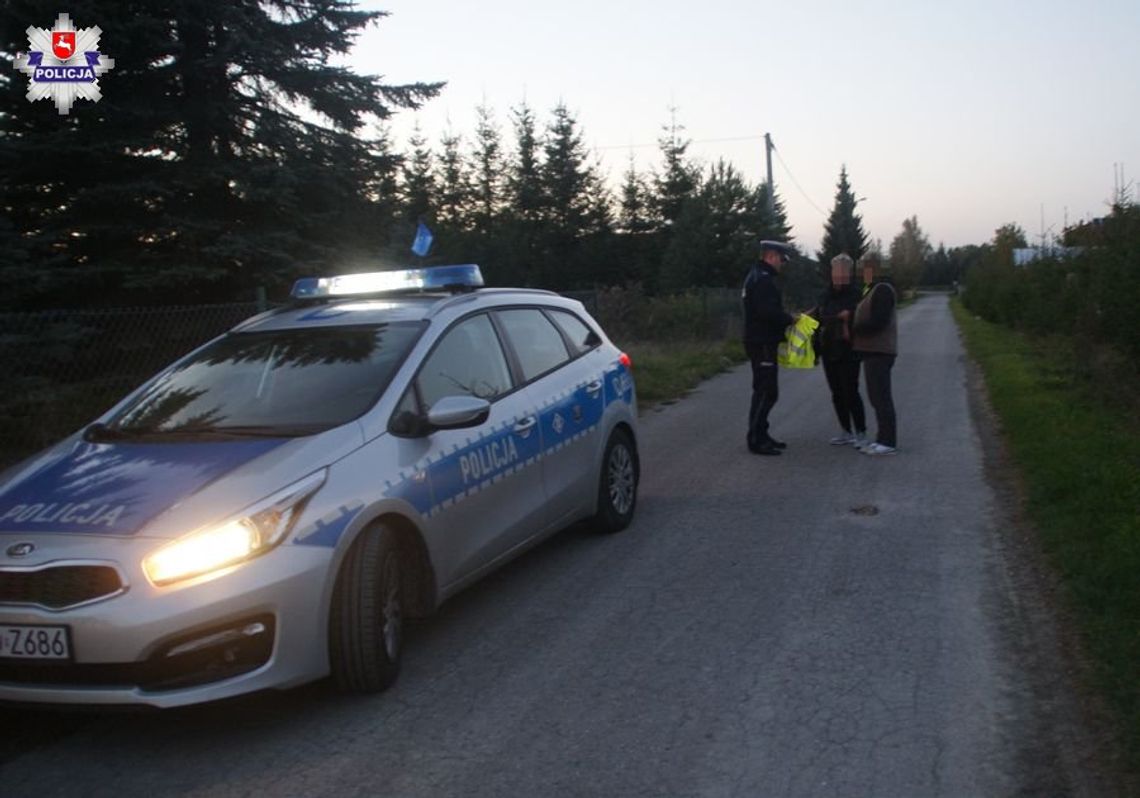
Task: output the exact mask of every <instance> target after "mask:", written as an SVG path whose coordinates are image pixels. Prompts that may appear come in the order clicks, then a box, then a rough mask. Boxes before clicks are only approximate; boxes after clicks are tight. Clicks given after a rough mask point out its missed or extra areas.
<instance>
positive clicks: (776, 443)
mask: <svg viewBox="0 0 1140 798" xmlns="http://www.w3.org/2000/svg"><path fill="white" fill-rule="evenodd" d="M768 445H769V446H775V447H776V448H777V449H787V448H788V444H786V443H784V442H783V441H778V440H776V439H775V438H769V439H768Z"/></svg>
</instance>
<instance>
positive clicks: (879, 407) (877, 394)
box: [863, 352, 898, 446]
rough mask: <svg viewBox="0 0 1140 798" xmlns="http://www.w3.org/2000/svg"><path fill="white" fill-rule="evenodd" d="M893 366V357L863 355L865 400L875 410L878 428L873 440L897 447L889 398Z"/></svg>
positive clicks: (892, 406) (890, 399) (892, 408)
mask: <svg viewBox="0 0 1140 798" xmlns="http://www.w3.org/2000/svg"><path fill="white" fill-rule="evenodd" d="M894 365H895V356H894V355H879V354H874V353H870V352H864V353H863V379H864V380H866V383H867V398H868V399H869V400H871V407H873V408H875V421H876V423H877V424H878V426H879V434H878V435H877V436H876V438H875V440H876V442H878V443H881V444H883V445H884V446H897V445H898V444H897V443H896V441H895V401H894V399H892V398H891V369H892V368H893V367H894Z"/></svg>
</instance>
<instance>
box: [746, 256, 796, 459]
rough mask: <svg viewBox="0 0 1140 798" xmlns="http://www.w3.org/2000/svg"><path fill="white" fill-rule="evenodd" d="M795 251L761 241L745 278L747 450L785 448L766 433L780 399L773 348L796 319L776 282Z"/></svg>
mask: <svg viewBox="0 0 1140 798" xmlns="http://www.w3.org/2000/svg"><path fill="white" fill-rule="evenodd" d="M793 252H794V250H793V249H792V248H791V247H790V246H789V245H788V244H786V243H784V242H782V241H761V242H760V262H759V263H757V264H756V265H754V266H753V267H752V269H751V270H750V271H749V272H748V276H747V277H746V278H745V280H744V290H743V291H742V292H741V298H742V299H743V300H744V351H745V352H746V353H747V354H748V359H749V360H750V361H751V362H752V403H751V405H750V406H749V409H748V438H747V441H748V451H750V452H752V453H753V454H765V455H778V454H780V451H781V450H782V449H784V448H786V446H787V445H786V444H785V443H783V442H782V441H778V440H776V439H774V438H773V437H772V436H771V435H769V434H768V414H769V413H771V412H772V407H773V406H774V405H775V404H776V400H777V399H779V398H780V384H779V372H778V370H777V366H776V347H777V345H778V344H779V343H780V341H782V340H784V335H785V330H786V329H787V327H788V326H789V325H791V324H794V323H795V319H794V318H793V317H792V316H791V315H790V314H789V313H787V312H786V311H785V310H784V300H783V295H782V294H781V293H780V288H779V286H778V285H776V277H777V276H779V273H780V269H781V268H783V265H784V264H785V263H787V262H788V259H789V258H790V257H791V255H792V254H793Z"/></svg>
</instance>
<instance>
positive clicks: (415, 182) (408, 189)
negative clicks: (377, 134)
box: [400, 122, 437, 227]
mask: <svg viewBox="0 0 1140 798" xmlns="http://www.w3.org/2000/svg"><path fill="white" fill-rule="evenodd" d="M408 145H409V146H410V147H411V150H410V152H409V153H408V154H407V155H406V156H405V157H404V163H403V168H402V170H401V177H402V180H401V185H400V188H401V199H402V200H403V206H404V214H405V217H406V219H407V221H408V222H410V223H411V224H412V225H415V224H416V223H418V222H420V221H422V222H424V223H425V224H427V225H428V226H429V227H430V226H431V225H432V224H434V223H435V217H434V216H433V214H432V208H433V205H434V202H435V195H436V191H437V188H436V182H435V167H434V163H433V158H432V152H431V149H429V148H428V143H427V139H426V138H424V135H423V132H422V131H421V130H420V126H419V123H418V122H417V123H416V126H415V128H413V130H412V135H411V137H410V138H409V139H408Z"/></svg>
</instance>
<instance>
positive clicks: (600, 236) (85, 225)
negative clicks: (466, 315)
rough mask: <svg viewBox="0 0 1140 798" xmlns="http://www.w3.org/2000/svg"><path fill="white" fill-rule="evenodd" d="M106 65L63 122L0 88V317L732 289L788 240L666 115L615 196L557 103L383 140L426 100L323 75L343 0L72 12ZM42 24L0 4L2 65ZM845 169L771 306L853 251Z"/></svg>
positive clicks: (803, 296)
mask: <svg viewBox="0 0 1140 798" xmlns="http://www.w3.org/2000/svg"><path fill="white" fill-rule="evenodd" d="M69 10H70V14H71V18H72V20H73V21H74V22H75V23H76V24H77V26H79V27H86V26H92V25H96V24H100V25H101V27H103V29H104V30H103V34H102V39H101V42H100V49H101V51H103V52H104V53H106V54H107V55H108V56H110V57H113V58H114V59H115V68H114V70H113V71H112V72H110V73H108V74H107V75H106V76H105V77H104V81H105V88H104V92H103V99H102V100H101V101H100V102H98V103H95V104H92V103H88V102H79V103H77V104H76V106H75V107H74V108H73V110H72V112H71V114H70V115H68V116H60V115H59V114H58V113H57V112H56V110H55V108H54V107H52V106H51V105H50V103H47V102H39V103H34V104H33V103H29V102H28V101H27V99H26V97H25V92H26V90H27V83H26V79H25V78H24V76H23V75H21V74H19V73H16V72H14V71H11V70H8V71H4V72H2V73H0V174H3V176H4V179H3V181H2V182H0V208H2V210H3V214H2V215H0V308H3V309H8V310H14V309H15V310H24V309H35V308H40V307H59V306H72V307H82V306H92V305H100V304H104V305H121V304H170V303H191V302H211V301H226V300H232V299H234V298H239V297H240V298H242V299H246V298H249V297H251V296H253V292H254V289H255V288H258V287H263V288H266V289H268V291H269V292H270V295H271V296H278V297H279V296H282V295H283V294H284V292H285V291H286V290H287V288H288V286H289V284H290V283H291V281H292V280H293V279H295V278H296V277H298V276H301V275H310V274H320V273H329V272H336V271H352V270H361V269H365V268H376V267H377V266H395V265H406V264H408V263H409V262H411V261H414V260H416V259H415V258H414V256H413V255H412V254H411V253H410V251H409V247H410V244H411V242H412V240H413V237H414V234H415V230H416V228H417V225H418V224H419V223H421V222H422V223H424V224H426V225H427V226H428V227H429V228H430V229H431V230H432V232H433V233H434V237H435V244H434V247H433V249H432V250H431V252H430V254H429V256H428V258H426V259H424V260H423V261H422V262H423V263H428V264H430V263H439V262H478V263H480V264H481V265H482V266H483V267H484V270H485V273H486V275H487V278H488V280H489V282H492V283H493V284H500V285H505V284H515V285H523V286H540V287H544V288H551V289H555V290H568V289H581V288H593V287H596V286H603V285H633V286H638V287H639V288H640V289H642V290H644V291H645V292H647V293H650V294H657V293H665V294H667V293H676V292H680V291H685V290H688V289H690V288H694V287H701V286H730V285H737V284H738V283H739V282H740V280H741V279H742V272H743V270H744V269H745V268H746V267H747V265H748V264H750V263H752V262H755V260H756V256H757V253H756V242H757V241H758V240H760V239H763V238H778V239H782V240H789V241H791V242H792V243H793V244H795V243H796V242H795V237H794V236H793V233H792V230H791V227H790V225H789V224H788V219H787V214H786V211H785V207H784V204H783V201H782V200H781V198H780V197H779V196H778V194H772V189H771V187H770V186H768V185H767V184H765V183H760V184H758V185H754V184H752V183H750V182H749V181H748V180H746V179H745V177H744V176H743V174H742V173H741V171H740V170H739V169H738V168H737V167H736V166H734V165H733V164H732V163H730V162H728V161H725V160H723V159H721V160H717V161H716V162H714V163H711V164H702V163H701V162H699V161H698V160H697V159H695V158H693V157H692V155H691V154H690V152H689V147H690V144H691V142H690V140H689V139H688V138H686V136H685V133H684V126H683V125H682V124H681V123H680V122H678V121H677V115H676V111H675V110H673V111H672V113H671V115H670V117H669V119H668V120H667V121H666V123H665V124H664V125H663V126H662V132H661V135H660V137H659V140H658V146H659V151H658V158H657V162H658V163H657V165H656V166H655V167H654V168H651V169H648V170H639V169H638V168H636V165H635V163H634V161H633V158H632V156H631V158H630V162H629V165H628V167H627V168H626V169H625V171H624V173H623V174H622V176H621V179H620V182H619V184H618V185H616V187H615V188H614V189H611V188H610V187H609V185H608V181H607V175H606V174H605V172H604V170H603V168H602V166H601V164H600V162H599V160H598V158H597V157H596V155H594V154H592V153H591V150H590V148H589V146H588V144H587V143H586V137H585V132H584V130H583V128H582V125H581V124H580V122H579V121H578V119H577V118H576V117H575V115H574V113H573V112H572V111H571V110H570V108H569V107H568V106H567V105H566V104H564V103H560V104H558V105H557V106H555V107H554V108H553V109H550V110H549V112H547V113H546V114H545V116H542V117H540V114H539V112H537V111H536V110H535V109H534V108H532V107H530V106H528V105H527V104H526V103H525V102H524V103H520V104H518V105H516V106H515V107H513V108H510V109H509V110H508V112H507V113H506V114H505V115H503V116H502V117H500V116H499V115H497V114H496V112H495V110H494V109H492V108H490V107H488V106H481V107H479V108H477V109H476V122H475V126H474V130H472V131H470V132H461V131H456V130H453V129H449V130H447V131H445V132H444V133H443V135H442V136H441V137H440V138H439V140H438V141H429V140H428V139H427V137H426V136H425V135H423V133H422V132H421V131H420V130H419V129H418V128H417V129H416V130H415V131H414V133H413V134H412V135H411V136H410V138H409V140H408V141H407V142H403V143H401V142H396V141H394V140H393V137H392V135H391V133H390V132H389V129H388V127H387V125H386V122H387V120H390V119H391V117H392V116H393V115H394V114H396V113H399V112H409V111H414V110H415V109H416V108H419V107H420V106H421V105H422V104H423V103H425V102H427V101H429V100H431V99H432V98H433V97H435V96H436V95H437V94H438V93H439V91H440V90H441V88H442V85H443V84H440V83H427V82H417V83H408V84H402V85H392V84H388V83H385V82H383V81H382V80H381V79H379V78H377V77H372V76H363V75H358V74H355V73H353V72H352V71H351V70H350V69H348V68H346V67H343V66H337V65H336V63H337V62H338V59H341V58H343V57H344V56H347V55H348V54H349V53H350V51H351V48H352V45H353V43H354V41H355V39H356V37H357V36H358V35H359V34H360V32H361V31H362V30H363V29H364V28H365V27H366V26H368V25H371V24H376V23H380V22H382V21H383V18H384V17H385V16H386V14H385V12H380V11H361V10H358V9H357V8H356V5H355V3H354V2H352V0H289V1H288V2H285V0H231V1H228V2H221V1H220V0H215V1H213V2H211V1H209V0H165V1H164V2H162V3H146V4H140V3H136V2H128V0H98V2H94V1H93V0H76V2H74V3H72V4H71V6H70V7H69ZM53 21H54V20H53V19H51V18H50V14H49V15H48V16H47V17H45V12H44V11H43V8H42V5H41V4H39V3H37V2H34V0H13V1H12V2H9V3H6V4H4V5H3V6H2V7H0V52H2V53H3V54H4V55H5V56H8V57H10V58H11V57H14V55H15V54H16V53H17V52H19V51H21V50H22V49H26V48H27V46H28V41H27V37H26V35H25V34H24V31H25V29H26V28H27V26H28V25H29V23H31V24H35V25H39V26H45V27H50V26H51V24H52V23H53ZM858 201H859V200H858V199H857V198H856V195H855V192H854V190H853V188H852V186H851V183H850V180H849V177H848V174H847V170H846V167H844V168H843V169H841V171H840V175H839V180H838V183H837V186H836V195H835V203H834V208H833V210H832V212H831V215H830V216H829V218H828V220H827V223H826V224H825V228H824V233H825V235H824V241H823V247H822V249H821V250H820V251H819V252H817V253H815V259H814V260H813V259H812V257H811V253H809V252H807V251H806V249H804V248H802V247H801V254H802V255H803V259H802V260H800V261H798V262H797V263H796V264H794V265H793V267H792V268H790V269H788V270H787V273H786V275H785V278H784V279H785V282H786V289H785V290H786V293H787V295H788V296H789V298H790V300H791V302H792V303H793V304H795V305H797V306H801V307H803V306H806V305H807V304H809V303H811V302H812V301H813V300H814V297H815V295H816V293H817V292H818V291H819V290H820V289H822V288H823V286H824V285H826V269H827V261H828V260H830V258H831V257H832V256H833V255H835V254H838V253H839V252H847V253H848V254H850V255H852V257H854V258H858V257H859V256H860V255H862V254H863V253H864V252H865V251H867V250H868V249H869V248H872V247H875V246H878V245H877V244H876V243H874V242H869V241H868V238H867V235H866V233H865V231H864V230H863V227H862V220H861V217H860V216H859V214H858V212H857V204H858ZM884 254H885V255H887V256H888V257H889V259H890V260H891V261H892V263H894V264H895V266H896V269H895V273H896V280H899V281H901V282H902V283H905V284H907V285H911V284H916V283H918V282H919V281H920V280H922V279H923V277H924V275H925V276H930V275H936V276H938V278H939V279H942V278H943V277H945V276H946V275H948V274H949V271H948V270H949V269H952V268H954V267H953V266H948V265H947V258H949V259H950V260H953V254H952V253H945V252H944V251H943V250H941V249H940V251H939V253H934V252H932V251H931V248H930V246H929V243H928V241H927V240H926V237H925V234H923V232H922V231H921V229H920V228H919V227H918V222H917V219H910V220H907V222H906V223H904V227H903V231H902V233H900V234H899V237H897V238H896V239H895V241H894V242H892V244H891V246H890V250H889V252H886V253H884Z"/></svg>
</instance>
